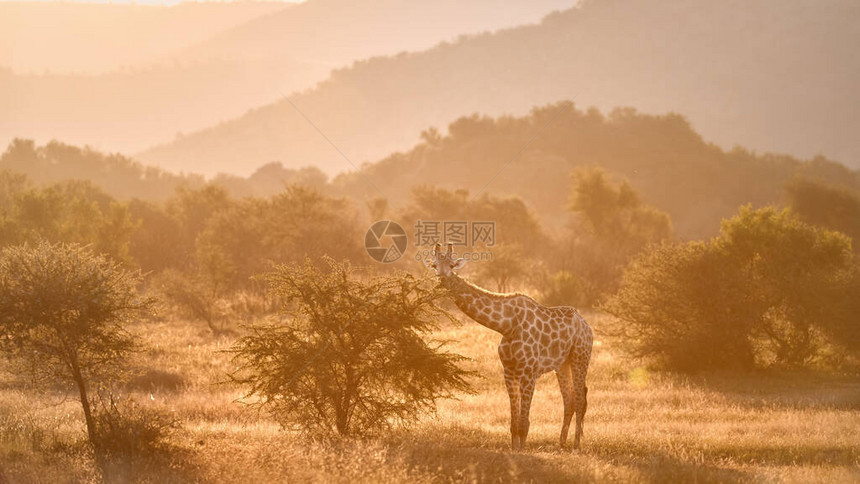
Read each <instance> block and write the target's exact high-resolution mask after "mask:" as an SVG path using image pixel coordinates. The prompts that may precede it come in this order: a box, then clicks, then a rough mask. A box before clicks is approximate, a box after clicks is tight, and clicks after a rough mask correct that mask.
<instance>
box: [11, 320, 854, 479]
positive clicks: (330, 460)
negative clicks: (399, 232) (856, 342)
mask: <svg viewBox="0 0 860 484" xmlns="http://www.w3.org/2000/svg"><path fill="white" fill-rule="evenodd" d="M593 319H594V322H595V323H596V324H595V326H597V327H599V326H600V318H599V317H593ZM138 329H140V334H141V335H142V337H144V338H145V339H146V340H147V342H148V343H149V345H150V347H151V350H150V351H149V352H147V353H146V354H145V355H142V358H141V361H140V362H139V364H140V366H141V367H142V368H144V369H145V370H146V371H145V372H144V374H143V376H141V377H139V378H138V379H136V380H135V381H134V382H133V384H132V385H131V386H130V389H131V390H132V391H133V392H135V393H136V394H138V396H139V399H140V400H141V401H142V402H144V403H145V404H146V405H150V406H154V407H159V408H165V409H168V410H169V411H171V412H174V413H175V415H176V416H177V417H178V418H180V419H181V420H182V422H183V428H182V430H181V431H180V432H178V433H177V434H176V435H175V436H174V437H173V440H174V442H172V444H173V445H174V447H175V449H176V452H174V453H172V454H170V455H162V456H145V457H144V458H142V459H138V460H136V461H134V462H130V463H122V462H120V463H114V464H112V467H110V468H109V469H108V472H109V473H110V474H109V480H111V481H117V482H126V481H142V482H189V481H191V482H194V481H200V482H410V483H411V482H448V481H454V482H463V481H466V482H506V481H519V482H529V481H534V482H558V481H669V480H671V481H698V482H710V481H719V482H725V481H784V482H856V481H858V480H860V470H859V469H860V381H858V379H857V378H856V377H837V376H832V375H831V376H822V375H815V374H803V375H798V374H791V375H775V374H759V375H750V376H743V377H739V376H736V375H707V376H697V377H681V376H677V375H668V374H659V373H658V374H653V373H649V372H648V371H647V370H645V369H644V368H639V367H636V365H635V364H633V363H630V362H628V361H626V360H624V359H622V358H620V357H619V356H617V355H616V354H615V353H614V352H613V351H612V347H613V346H617V345H618V344H619V343H617V342H616V343H612V344H610V343H608V342H606V341H604V342H603V344H601V345H599V346H597V347H596V348H595V349H596V352H595V355H594V359H593V363H592V369H591V373H590V376H589V388H590V391H589V414H588V417H587V419H586V428H585V439H584V445H583V450H582V452H580V453H576V452H572V451H570V450H563V449H559V448H558V443H557V438H558V436H557V433H558V431H559V428H560V421H561V417H562V415H561V397H560V396H559V394H558V390H557V388H556V382H555V377H554V376H552V375H546V376H544V377H543V378H542V379H541V380H540V382H539V383H538V390H537V396H536V399H535V403H534V405H533V409H532V430H531V434H530V439H529V440H530V443H529V448H528V450H527V451H525V452H519V453H512V452H511V451H509V450H508V443H509V442H510V439H509V435H508V402H507V396H506V394H505V391H504V384H503V383H502V378H501V371H500V365H499V363H498V360H497V356H496V345H497V343H498V336H497V335H495V334H494V333H492V332H490V331H488V330H486V329H484V328H482V327H480V326H478V325H476V324H474V323H466V324H464V325H463V326H459V327H452V328H449V329H447V330H446V331H444V334H442V335H441V337H443V338H446V339H450V340H452V342H451V346H452V348H453V349H454V350H456V351H457V352H459V353H462V354H464V355H467V356H469V357H470V358H473V361H472V362H470V365H471V366H472V367H473V369H477V370H479V371H480V372H481V374H483V375H485V377H484V378H482V379H480V380H478V381H476V382H475V386H476V388H477V390H478V394H476V395H466V396H463V397H462V398H461V399H460V400H457V401H445V402H442V403H441V405H440V407H439V411H438V414H437V415H435V416H429V415H428V416H427V417H426V418H425V419H423V420H422V421H421V422H419V423H418V424H415V425H414V426H413V427H412V428H409V429H403V430H400V431H398V432H395V433H393V434H390V435H386V436H384V437H381V438H377V439H373V440H364V441H362V440H348V441H340V442H336V443H332V442H307V441H304V440H301V439H299V438H298V437H297V436H294V435H292V434H289V433H286V432H282V431H280V430H279V429H278V426H277V425H276V424H275V423H274V422H273V421H271V420H270V419H269V418H268V417H267V416H266V415H265V414H257V413H255V412H254V411H250V410H248V409H247V408H244V407H243V406H242V405H240V404H237V403H235V402H234V400H236V399H237V398H239V397H240V396H241V389H239V388H235V387H232V386H230V385H226V384H216V383H214V382H218V381H223V380H224V376H225V373H226V372H227V371H228V370H229V369H230V362H229V359H228V358H227V355H225V354H224V353H222V352H221V351H220V350H222V349H224V348H226V347H228V346H229V344H230V339H228V338H213V337H212V336H211V335H210V334H209V332H208V330H207V329H206V328H205V327H204V326H199V325H195V324H192V323H186V322H161V323H150V324H147V325H146V326H142V327H140V328H138ZM59 395H61V393H59V392H51V393H36V392H33V391H32V390H29V389H27V388H26V387H22V386H20V385H17V384H15V383H13V382H11V381H4V382H0V482H4V481H5V482H13V483H17V482H52V483H53V482H89V481H98V480H100V476H101V473H100V471H99V470H98V468H97V467H96V466H95V465H94V464H93V459H92V455H91V453H90V452H89V451H88V449H87V446H86V445H84V444H83V441H82V439H83V437H84V429H83V426H82V424H81V418H80V415H79V413H80V412H79V408H78V407H77V406H76V405H75V403H74V401H73V400H68V401H65V402H63V401H62V400H63V398H62V396H59Z"/></svg>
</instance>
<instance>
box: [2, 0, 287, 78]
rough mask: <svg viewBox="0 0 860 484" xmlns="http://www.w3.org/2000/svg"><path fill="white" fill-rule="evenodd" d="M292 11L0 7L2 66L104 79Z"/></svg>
mask: <svg viewBox="0 0 860 484" xmlns="http://www.w3.org/2000/svg"><path fill="white" fill-rule="evenodd" d="M290 6H292V4H289V3H283V2H274V1H271V2H256V1H247V2H230V3H227V2H217V3H216V2H189V3H182V4H179V5H175V6H172V7H162V6H148V5H134V4H113V3H111V4H98V3H69V2H45V3H42V2H39V3H33V2H0V66H4V67H6V68H9V69H11V70H12V71H13V72H15V73H18V74H41V73H44V72H50V73H53V74H88V75H95V74H103V73H107V72H110V71H113V70H116V69H121V68H123V67H133V66H141V65H145V64H149V63H153V62H158V61H163V60H164V58H165V57H166V56H169V55H170V54H171V53H173V52H174V51H176V50H178V49H180V48H182V47H184V46H190V45H192V44H196V43H199V42H201V41H204V40H206V39H208V38H210V37H212V36H213V35H215V34H217V33H218V32H220V31H223V30H225V29H229V28H231V27H233V26H236V25H239V24H242V23H244V22H246V21H248V20H250V19H253V18H257V17H260V16H263V15H265V14H268V13H272V12H275V11H281V10H287V9H289V7H290Z"/></svg>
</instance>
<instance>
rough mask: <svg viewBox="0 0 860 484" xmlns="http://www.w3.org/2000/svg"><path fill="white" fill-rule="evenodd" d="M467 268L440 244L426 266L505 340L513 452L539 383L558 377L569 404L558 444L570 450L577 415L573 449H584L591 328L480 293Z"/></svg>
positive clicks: (518, 299)
mask: <svg viewBox="0 0 860 484" xmlns="http://www.w3.org/2000/svg"><path fill="white" fill-rule="evenodd" d="M465 263H466V261H465V259H462V258H459V259H455V258H454V255H453V244H448V251H447V253H444V254H443V253H442V247H441V245H439V244H436V247H435V250H434V251H433V256H432V257H431V259H430V260H429V261H427V262H426V264H427V265H428V266H429V267H431V268H432V269H434V270H435V271H436V275H437V276H438V277H439V280H440V283H441V284H442V286H444V287H445V288H446V289H447V290H448V291H449V294H450V296H451V298H452V299H453V300H454V303H455V304H456V305H457V307H459V308H460V310H461V311H463V312H464V313H465V314H466V315H467V316H469V317H470V318H472V319H474V320H475V321H476V322H478V323H480V324H482V325H484V326H486V327H487V328H490V329H492V330H494V331H496V332H498V333H501V334H502V341H501V342H500V343H499V359H500V360H501V361H502V367H503V369H504V374H505V386H506V387H507V390H508V397H509V398H510V403H511V448H512V449H514V450H518V449H523V448H524V447H525V443H526V437H527V436H528V433H529V409H530V407H531V403H532V395H533V394H534V389H535V382H536V381H537V379H538V377H540V376H541V375H543V374H544V373H548V372H550V371H555V373H556V376H557V377H558V384H559V388H560V389H561V396H562V400H563V402H564V419H563V421H562V427H561V436H560V437H559V443H560V445H561V446H562V447H564V446H565V445H566V444H567V434H568V431H569V429H570V420H571V418H572V417H573V415H574V414H576V433H575V435H574V439H573V447H574V449H579V448H580V439H581V438H582V422H583V419H584V418H585V410H586V408H587V406H588V404H587V400H586V396H587V394H588V387H586V386H585V376H586V373H587V372H588V363H589V361H590V359H591V347H592V343H593V341H594V333H593V332H592V330H591V326H589V325H588V323H586V322H585V319H584V318H583V317H582V316H580V315H579V313H578V312H577V311H576V309H574V308H572V307H567V306H557V307H547V306H543V305H541V304H538V303H537V301H535V300H534V299H532V298H530V297H529V296H526V295H524V294H500V293H495V292H492V291H488V290H486V289H483V288H481V287H478V286H476V285H475V284H472V283H471V282H468V281H466V280H464V279H462V278H460V276H458V275H457V274H456V273H455V272H454V271H457V270H459V269H461V268H462V267H463V266H464V265H465Z"/></svg>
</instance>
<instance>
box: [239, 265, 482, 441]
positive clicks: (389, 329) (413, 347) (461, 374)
mask: <svg viewBox="0 0 860 484" xmlns="http://www.w3.org/2000/svg"><path fill="white" fill-rule="evenodd" d="M322 265H323V266H324V267H325V269H320V268H318V267H316V266H315V265H314V264H313V263H312V262H311V261H310V259H306V260H305V264H304V265H297V266H279V267H278V268H276V270H275V271H274V272H271V273H269V274H267V275H265V276H264V278H265V280H267V281H268V282H269V284H270V287H271V291H272V293H273V294H274V295H276V296H278V297H280V298H282V299H283V301H284V315H285V316H287V322H286V323H284V324H275V325H266V326H253V327H251V328H250V334H248V335H247V336H245V337H243V338H241V339H240V340H238V341H237V342H236V344H235V345H234V347H233V348H232V350H231V351H232V353H233V355H234V361H235V362H236V363H237V364H238V367H239V370H238V371H237V372H236V373H234V374H233V375H232V378H233V379H234V381H236V382H238V383H241V384H243V385H248V386H249V387H250V389H249V391H248V393H247V396H248V397H257V403H256V404H255V405H258V406H260V407H263V408H266V409H267V410H269V411H270V412H271V413H272V415H273V416H275V418H277V419H278V420H279V422H280V423H281V425H282V426H284V427H285V428H294V429H299V430H303V431H307V432H311V433H318V434H333V433H335V432H336V433H337V434H340V435H356V434H357V435H360V434H364V433H368V432H373V431H378V430H381V429H384V428H387V427H389V426H391V425H393V424H396V423H405V422H409V421H412V420H414V419H415V418H417V417H418V415H420V413H421V412H423V411H428V410H432V409H434V408H435V402H436V400H437V399H439V398H446V397H451V396H453V394H454V392H455V391H468V390H470V386H469V384H468V383H467V380H466V378H467V376H469V375H470V372H468V371H466V370H463V369H461V368H460V367H459V365H458V363H459V362H460V361H461V360H463V359H464V358H463V357H461V356H459V355H455V354H452V353H448V352H445V351H443V343H442V342H439V341H430V342H428V341H426V336H427V333H429V332H430V331H432V330H434V329H436V328H437V320H439V319H440V318H442V319H444V318H453V317H452V316H451V315H450V314H449V313H447V312H446V311H445V310H443V309H441V308H440V307H439V306H438V305H437V304H436V302H437V300H438V299H439V298H441V297H443V296H444V294H443V292H442V291H441V290H440V289H439V288H437V286H436V285H435V284H432V283H429V281H427V280H423V279H417V278H415V277H413V276H411V275H409V274H397V275H388V276H375V277H369V278H367V279H359V278H357V277H356V274H355V272H356V271H355V270H354V269H353V268H352V267H351V266H350V264H349V263H348V262H343V263H337V262H335V261H334V260H332V259H330V258H327V257H325V258H323V264H322Z"/></svg>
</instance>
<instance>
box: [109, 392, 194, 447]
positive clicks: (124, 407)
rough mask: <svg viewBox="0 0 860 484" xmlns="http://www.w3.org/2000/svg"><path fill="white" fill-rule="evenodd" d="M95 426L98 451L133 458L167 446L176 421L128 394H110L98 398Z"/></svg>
mask: <svg viewBox="0 0 860 484" xmlns="http://www.w3.org/2000/svg"><path fill="white" fill-rule="evenodd" d="M99 404H100V405H98V406H97V407H96V411H95V412H94V414H95V418H94V421H95V426H96V433H97V435H98V437H99V438H98V446H97V447H98V450H99V451H100V454H101V455H103V456H108V457H122V458H125V459H131V460H134V459H135V458H141V457H146V456H149V455H152V454H154V453H157V452H161V451H165V450H167V449H168V448H169V445H168V438H169V437H170V435H171V434H172V433H173V432H174V431H175V430H177V429H178V428H179V421H178V420H177V419H176V418H175V417H173V416H172V415H170V414H169V413H168V412H165V411H161V410H156V409H152V408H146V407H144V406H142V405H140V404H139V403H137V402H136V401H135V400H134V399H132V398H131V397H117V396H116V395H114V394H112V393H109V394H107V395H104V396H101V397H100V398H99Z"/></svg>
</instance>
